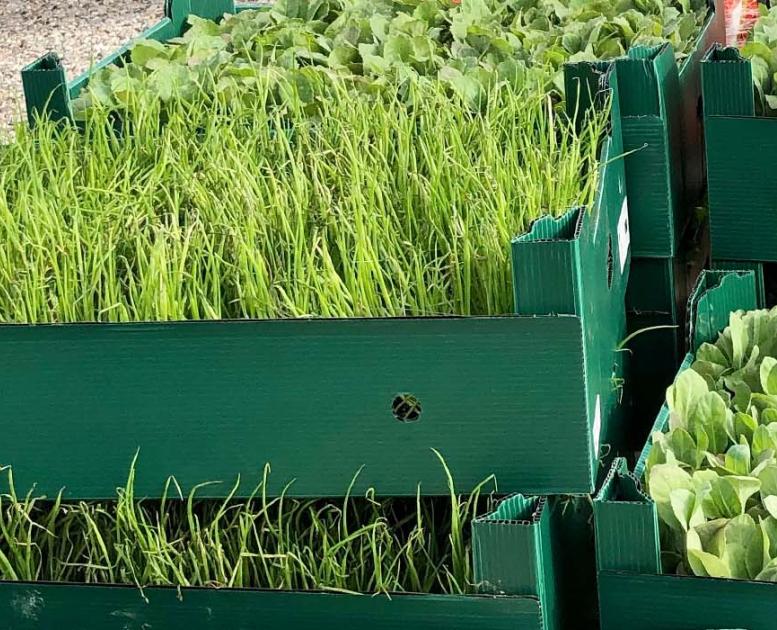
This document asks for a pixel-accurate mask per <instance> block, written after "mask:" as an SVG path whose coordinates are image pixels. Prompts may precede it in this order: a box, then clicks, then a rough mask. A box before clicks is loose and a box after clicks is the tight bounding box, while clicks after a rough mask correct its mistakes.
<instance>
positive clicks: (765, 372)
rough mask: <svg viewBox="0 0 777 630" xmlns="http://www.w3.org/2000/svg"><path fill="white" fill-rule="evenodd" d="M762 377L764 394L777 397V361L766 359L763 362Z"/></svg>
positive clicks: (772, 358) (770, 358)
mask: <svg viewBox="0 0 777 630" xmlns="http://www.w3.org/2000/svg"><path fill="white" fill-rule="evenodd" d="M760 375H761V387H762V388H763V391H764V393H766V394H770V395H772V396H774V395H777V359H775V358H774V357H764V358H763V361H761V369H760Z"/></svg>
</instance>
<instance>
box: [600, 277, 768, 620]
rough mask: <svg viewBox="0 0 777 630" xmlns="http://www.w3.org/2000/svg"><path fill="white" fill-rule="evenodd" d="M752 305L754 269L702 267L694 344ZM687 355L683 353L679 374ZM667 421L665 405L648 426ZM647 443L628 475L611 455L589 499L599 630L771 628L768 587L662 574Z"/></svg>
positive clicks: (693, 311)
mask: <svg viewBox="0 0 777 630" xmlns="http://www.w3.org/2000/svg"><path fill="white" fill-rule="evenodd" d="M756 306H757V288H756V282H755V276H754V273H753V272H752V271H740V272H725V271H710V272H705V273H704V274H703V275H702V276H701V277H700V280H699V283H698V285H697V287H696V290H695V291H694V293H693V295H692V296H691V310H690V313H689V318H691V319H692V321H693V325H692V326H691V327H690V331H689V332H690V343H691V347H692V349H694V350H695V349H696V348H698V346H699V345H700V344H701V343H703V342H705V341H712V340H714V339H715V338H716V336H717V334H718V333H719V332H720V331H721V330H723V329H724V328H725V327H726V326H727V325H728V321H729V313H730V312H731V311H733V310H737V309H744V310H751V309H753V308H756ZM693 360H694V355H693V354H692V353H691V354H688V356H687V357H686V359H685V361H684V362H683V365H682V366H681V368H680V371H681V372H682V371H683V370H685V369H688V368H690V365H691V363H692V362H693ZM668 421H669V410H668V408H667V407H666V406H664V408H663V409H662V410H661V412H660V413H659V415H658V418H657V419H656V422H655V425H654V430H655V431H662V430H664V429H665V428H666V427H667V424H668ZM650 448H651V442H650V440H648V442H647V443H646V444H645V447H644V449H643V451H642V453H641V456H640V458H639V460H638V462H637V464H636V466H635V467H634V471H633V472H630V471H629V470H628V468H627V465H626V462H625V460H623V459H618V460H616V462H615V463H614V464H613V467H612V469H611V471H610V474H609V475H608V477H607V479H606V480H605V482H604V484H603V486H602V489H601V490H600V491H599V493H598V494H597V496H596V498H595V499H594V517H595V525H596V540H597V543H596V557H597V568H598V581H599V605H600V609H601V621H602V626H601V627H602V630H621V629H622V628H630V630H698V629H701V628H747V629H748V630H771V629H773V628H774V624H775V621H774V615H775V610H776V609H775V604H774V601H776V600H775V598H776V597H777V590H775V586H774V585H773V584H765V583H762V582H761V583H756V582H748V581H744V580H722V579H714V578H700V577H691V576H678V575H664V574H662V573H661V547H660V541H659V530H658V515H657V512H656V507H655V504H654V503H653V501H652V499H650V497H649V496H647V495H646V494H645V493H644V492H643V490H642V486H641V479H642V476H643V474H644V470H645V463H646V460H647V457H648V454H649V452H650Z"/></svg>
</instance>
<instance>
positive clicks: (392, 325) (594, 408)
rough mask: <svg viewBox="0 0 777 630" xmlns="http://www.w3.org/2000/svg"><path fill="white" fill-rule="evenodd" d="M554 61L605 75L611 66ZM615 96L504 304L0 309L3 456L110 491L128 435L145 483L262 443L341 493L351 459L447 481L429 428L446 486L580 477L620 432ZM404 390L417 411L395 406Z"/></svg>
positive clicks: (60, 479) (621, 327) (62, 482)
mask: <svg viewBox="0 0 777 630" xmlns="http://www.w3.org/2000/svg"><path fill="white" fill-rule="evenodd" d="M173 6H176V3H175V2H174V3H173ZM168 22H170V20H169V19H168ZM171 24H172V22H171ZM170 28H172V26H170ZM569 72H570V73H574V76H576V77H580V78H583V79H584V80H583V81H581V82H579V83H578V84H577V85H578V86H581V85H589V79H590V80H593V79H592V78H593V77H595V79H596V81H597V82H598V81H600V80H601V78H602V72H603V73H604V75H603V76H604V78H605V79H606V80H609V81H610V82H611V84H612V89H613V90H617V89H618V87H617V86H618V70H617V68H615V69H613V68H610V67H606V68H604V69H600V68H598V67H595V66H593V65H591V64H578V65H576V66H570V68H569ZM586 77H587V78H586ZM597 85H598V84H597ZM606 94H607V90H606V89H605V90H604V91H603V92H602V93H599V96H600V97H601V96H606ZM617 112H618V108H617V104H616V105H615V107H614V111H613V117H612V125H611V127H612V135H611V136H610V137H609V138H608V139H607V141H606V142H605V143H604V147H603V153H602V160H601V163H602V165H601V167H600V172H599V178H600V180H599V181H600V189H599V194H598V197H597V200H596V202H595V207H594V208H592V210H591V212H586V211H585V210H582V209H578V210H573V211H570V212H569V213H567V214H566V215H565V216H563V217H562V218H560V219H558V220H555V219H552V218H549V217H546V218H543V219H541V220H539V221H537V222H536V223H535V224H534V225H533V227H532V229H531V231H530V232H529V233H528V234H526V235H523V236H520V237H518V238H516V239H515V240H514V241H513V243H512V256H513V269H514V273H513V275H514V282H513V284H514V287H515V313H516V315H515V316H504V317H470V318H462V317H447V318H404V319H350V320H331V319H329V320H327V319H313V320H309V319H305V320H282V321H279V320H263V321H222V322H166V323H145V324H72V325H53V326H19V325H13V326H0V344H2V347H3V349H4V359H5V360H4V362H3V366H4V367H2V368H0V378H2V380H3V383H4V395H3V396H2V397H0V417H1V418H4V419H7V420H5V421H4V422H3V430H4V440H3V442H2V445H0V461H2V462H3V463H4V464H12V465H13V466H14V470H15V473H16V480H17V484H18V486H19V487H29V486H31V485H32V484H37V488H38V490H39V491H41V492H46V493H55V492H56V491H57V490H58V489H59V488H61V487H63V486H64V487H65V488H66V492H67V494H68V495H69V496H75V497H77V498H97V497H105V496H112V494H113V492H114V489H115V488H116V487H117V486H118V485H121V483H122V482H123V480H124V477H125V475H126V470H127V468H128V466H129V463H130V461H131V459H132V457H133V455H134V453H135V452H136V451H137V450H138V449H139V452H140V459H139V468H138V478H137V492H138V494H142V495H146V496H153V495H154V494H158V493H159V492H161V490H162V484H163V481H164V480H165V479H166V478H167V477H168V476H170V475H175V476H176V478H177V479H178V481H179V482H180V483H181V484H182V486H183V487H184V488H185V489H188V488H191V487H192V486H193V485H195V484H196V483H199V482H202V481H209V480H214V479H218V480H225V481H226V483H224V484H223V485H222V486H209V487H208V489H207V492H210V493H212V494H213V495H216V496H219V495H221V494H223V493H225V492H227V491H228V490H229V487H230V484H229V480H233V479H234V478H235V477H236V475H237V474H240V476H241V479H242V480H243V482H244V485H243V486H242V487H241V488H240V489H239V490H238V494H240V493H246V492H250V490H251V489H252V488H253V484H254V482H255V480H256V478H257V477H258V475H259V474H260V473H261V469H262V466H263V465H264V463H265V462H270V463H271V464H272V465H273V477H274V480H275V482H276V483H277V484H278V488H280V487H282V486H283V485H285V483H286V482H288V481H290V480H291V479H292V478H293V479H295V480H296V481H295V483H294V485H293V486H292V488H291V491H290V492H291V493H292V494H295V495H298V496H335V495H338V494H339V493H342V492H343V491H344V490H345V489H346V488H347V487H348V484H349V482H350V480H351V478H352V476H353V474H354V472H355V471H357V470H359V469H360V468H361V467H362V466H364V469H363V470H362V473H361V475H360V476H359V482H358V484H357V488H355V491H360V490H363V489H364V488H366V487H369V486H375V487H377V488H378V489H379V490H380V492H382V493H383V494H386V495H413V494H415V492H416V487H417V485H418V483H421V484H422V487H423V490H424V492H425V493H426V494H445V493H447V487H446V484H445V483H444V479H441V475H440V474H439V464H438V462H436V460H435V458H434V457H433V456H432V455H431V451H430V449H431V448H432V447H434V448H437V449H438V450H439V451H440V452H441V453H442V454H443V456H444V457H445V458H446V461H447V463H448V465H449V466H450V467H451V469H452V471H453V472H454V475H455V478H456V480H457V483H458V487H459V489H461V490H467V489H470V488H472V487H473V486H474V485H475V484H477V483H478V482H479V481H480V480H481V479H482V477H483V476H484V474H488V473H494V474H496V476H497V479H498V481H499V483H500V487H501V488H504V489H506V490H508V491H519V492H524V493H527V494H538V495H544V494H553V493H574V494H585V493H589V492H592V491H593V489H594V486H595V479H596V476H597V474H598V471H599V470H598V469H599V455H600V451H601V450H602V447H603V446H604V445H608V446H607V450H612V448H614V447H615V446H617V443H618V440H619V439H620V437H621V436H620V433H619V431H620V430H621V426H620V424H619V422H618V418H619V416H620V412H621V406H620V401H619V397H618V392H617V390H616V388H614V387H613V379H614V378H617V376H618V375H619V374H620V372H621V369H622V365H621V364H622V353H620V352H618V351H617V345H618V343H619V342H620V340H621V339H623V337H624V335H625V312H624V306H623V304H624V295H625V287H626V284H627V279H628V270H629V259H630V247H629V243H630V236H629V229H628V217H627V214H626V205H627V204H626V196H625V195H626V188H625V176H624V170H623V161H622V160H619V159H616V158H617V156H619V155H621V154H622V151H623V150H622V141H621V135H620V125H619V120H620V119H619V117H618V114H617ZM410 395H412V396H414V397H415V398H416V399H417V400H418V401H419V403H420V407H421V411H420V415H419V416H418V417H417V418H412V419H413V420H415V421H413V422H402V421H399V420H398V419H397V418H395V417H394V414H392V409H393V408H396V407H401V406H402V404H403V400H405V399H407V398H408V397H409V396H410ZM73 427H78V430H77V431H76V430H74V429H73ZM31 431H32V432H33V433H35V435H36V436H37V437H36V440H34V441H32V440H29V439H27V438H28V436H29V435H30V432H31ZM116 436H121V439H117V437H116ZM173 445H174V446H173ZM548 453H553V454H554V456H553V457H548V455H547V454H548ZM54 460H57V461H60V462H61V463H62V465H61V466H59V467H57V468H56V469H55V468H52V467H51V461H54ZM95 470H98V471H100V474H94V471H95Z"/></svg>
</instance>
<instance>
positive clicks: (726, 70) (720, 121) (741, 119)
mask: <svg viewBox="0 0 777 630" xmlns="http://www.w3.org/2000/svg"><path fill="white" fill-rule="evenodd" d="M703 82H704V102H705V124H706V134H707V170H708V178H709V211H710V241H711V251H712V258H713V260H716V261H717V260H720V261H748V262H764V261H769V262H775V261H777V212H776V210H777V180H775V178H774V172H773V170H774V169H773V166H774V164H775V161H777V120H775V119H773V118H760V117H755V116H754V112H755V108H754V95H753V83H752V70H751V67H750V62H749V61H746V60H744V59H742V57H741V56H740V55H739V53H738V52H737V51H736V50H734V49H714V50H712V51H710V54H709V55H708V57H707V58H706V59H705V62H704V64H703Z"/></svg>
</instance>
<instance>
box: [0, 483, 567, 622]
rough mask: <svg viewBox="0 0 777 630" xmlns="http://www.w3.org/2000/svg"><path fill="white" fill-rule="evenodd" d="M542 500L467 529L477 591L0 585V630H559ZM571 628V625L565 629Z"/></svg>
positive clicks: (515, 504)
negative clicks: (269, 629) (429, 592)
mask: <svg viewBox="0 0 777 630" xmlns="http://www.w3.org/2000/svg"><path fill="white" fill-rule="evenodd" d="M551 534H552V532H551V511H550V508H549V507H548V505H547V500H546V499H542V498H524V497H523V496H520V495H516V496H511V497H508V498H507V499H505V500H504V501H503V502H502V503H501V504H499V505H498V506H497V508H496V511H495V512H493V513H492V514H489V515H486V516H485V517H482V518H480V519H477V520H476V521H474V523H473V526H472V546H473V567H474V572H475V580H476V583H478V584H482V587H481V590H482V591H483V592H484V594H483V595H471V596H458V595H420V594H399V593H394V594H391V595H377V596H372V597H371V596H363V595H354V594H339V593H327V592H314V591H310V592H301V591H297V592H291V591H272V590H262V589H228V588H225V589H218V590H217V589H208V588H181V589H176V588H164V587H152V588H144V589H143V591H142V592H141V591H140V589H138V588H135V587H133V586H117V585H93V584H90V585H75V584H38V583H18V582H0V618H2V619H3V627H4V628H13V630H23V629H25V628H30V629H33V628H35V629H38V628H79V629H81V630H103V629H106V630H107V629H108V628H111V629H113V628H138V629H142V628H180V627H190V628H194V629H200V628H203V629H204V628H235V629H237V628H256V627H282V628H290V629H294V628H309V627H311V626H315V627H317V628H324V629H331V630H339V629H340V628H342V627H344V626H349V627H355V628H362V627H370V628H377V629H385V630H389V629H395V628H399V627H402V628H408V629H410V630H412V629H414V628H417V629H419V630H421V629H423V630H427V629H430V628H431V629H435V628H437V629H439V630H471V629H472V628H482V629H483V630H558V629H559V628H561V627H562V626H561V625H560V623H561V621H560V620H561V611H560V608H559V602H558V601H557V597H556V588H555V577H554V566H555V564H554V563H556V562H557V559H555V558H554V557H553V554H554V547H553V545H552V537H551ZM567 627H571V626H567Z"/></svg>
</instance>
